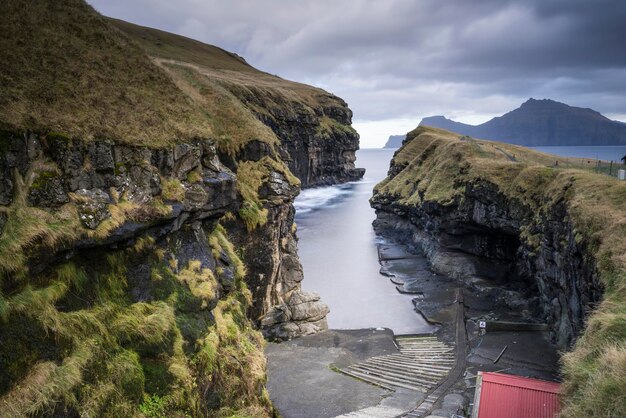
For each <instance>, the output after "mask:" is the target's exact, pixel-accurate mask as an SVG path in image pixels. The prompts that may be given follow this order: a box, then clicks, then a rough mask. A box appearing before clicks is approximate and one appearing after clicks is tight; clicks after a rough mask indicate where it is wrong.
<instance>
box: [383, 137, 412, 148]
mask: <svg viewBox="0 0 626 418" xmlns="http://www.w3.org/2000/svg"><path fill="white" fill-rule="evenodd" d="M404 138H406V135H390V136H389V139H388V140H387V143H386V144H385V146H384V147H383V148H400V147H401V146H402V141H404Z"/></svg>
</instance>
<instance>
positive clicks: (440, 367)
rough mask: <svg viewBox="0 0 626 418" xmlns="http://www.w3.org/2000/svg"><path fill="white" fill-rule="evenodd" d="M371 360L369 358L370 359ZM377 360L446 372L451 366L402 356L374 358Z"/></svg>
mask: <svg viewBox="0 0 626 418" xmlns="http://www.w3.org/2000/svg"><path fill="white" fill-rule="evenodd" d="M370 360H371V359H370ZM376 360H377V361H383V362H386V363H391V364H396V365H399V366H405V365H410V366H415V367H426V368H428V369H430V370H432V371H440V372H448V370H450V369H451V368H452V366H453V365H452V364H444V363H441V362H427V361H411V360H407V359H404V358H397V357H379V358H377V359H376Z"/></svg>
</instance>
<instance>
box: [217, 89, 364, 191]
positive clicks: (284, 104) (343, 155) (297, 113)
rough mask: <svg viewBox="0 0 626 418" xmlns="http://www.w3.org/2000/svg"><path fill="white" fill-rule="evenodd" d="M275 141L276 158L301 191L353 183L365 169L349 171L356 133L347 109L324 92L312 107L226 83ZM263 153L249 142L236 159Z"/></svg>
mask: <svg viewBox="0 0 626 418" xmlns="http://www.w3.org/2000/svg"><path fill="white" fill-rule="evenodd" d="M226 87H227V88H229V89H230V90H231V91H232V92H233V94H235V95H236V96H237V97H238V98H239V99H240V100H241V101H242V102H244V103H246V105H247V106H248V107H249V108H250V109H251V110H252V112H253V113H254V114H255V116H256V117H257V118H258V119H259V120H260V121H261V122H263V123H264V124H265V125H267V126H269V127H270V128H271V130H272V131H273V132H274V134H275V135H276V136H277V137H278V138H280V142H281V147H280V154H281V158H282V159H283V160H284V161H285V162H286V163H287V165H288V166H289V169H290V170H291V172H292V173H293V174H294V175H296V177H298V178H299V179H300V181H301V183H302V187H314V186H324V185H331V184H337V183H344V182H347V181H354V180H359V179H360V178H362V177H363V174H364V173H365V169H363V168H355V165H354V162H355V160H356V156H355V152H356V151H357V150H358V149H359V135H358V133H357V132H356V131H355V130H354V129H353V128H352V127H351V123H352V111H351V110H350V109H349V108H348V106H347V104H346V103H345V102H344V101H343V100H341V99H340V98H338V97H336V96H333V95H331V94H328V93H323V94H321V95H319V96H318V97H317V98H316V100H317V103H316V104H314V105H312V104H305V103H302V102H301V101H297V100H291V99H290V98H288V97H281V96H278V95H268V94H266V93H265V92H263V91H262V90H260V89H257V88H254V87H251V86H247V88H246V89H241V88H238V87H237V86H234V85H230V84H226ZM264 151H265V152H267V151H266V150H264V149H263V148H262V144H259V143H257V144H253V145H252V147H247V148H245V149H244V150H243V151H242V152H241V156H240V157H239V158H244V159H245V158H250V157H252V158H255V157H256V155H257V154H259V152H260V153H263V152H264Z"/></svg>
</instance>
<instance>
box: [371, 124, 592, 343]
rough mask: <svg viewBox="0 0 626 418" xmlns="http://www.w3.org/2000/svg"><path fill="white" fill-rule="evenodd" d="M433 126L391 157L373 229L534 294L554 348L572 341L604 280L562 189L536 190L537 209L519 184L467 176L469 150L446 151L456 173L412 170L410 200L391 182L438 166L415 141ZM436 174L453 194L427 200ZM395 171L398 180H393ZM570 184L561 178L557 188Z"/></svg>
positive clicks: (450, 271) (461, 271) (452, 266)
mask: <svg viewBox="0 0 626 418" xmlns="http://www.w3.org/2000/svg"><path fill="white" fill-rule="evenodd" d="M433 132H434V133H435V134H437V132H435V131H429V129H428V128H420V129H418V130H417V131H414V132H413V133H412V138H411V141H415V142H416V143H414V144H413V146H411V145H405V147H404V148H403V149H401V150H399V151H398V153H397V154H396V156H395V157H394V160H392V162H391V166H390V170H389V177H388V178H387V179H386V180H385V181H384V182H383V183H384V184H383V185H382V186H380V185H379V186H378V187H377V190H376V192H375V194H374V196H373V197H372V199H371V203H372V206H373V207H374V208H375V209H376V212H377V219H376V221H375V222H374V226H375V228H376V229H377V230H378V231H379V232H381V233H385V231H387V232H389V231H393V233H394V234H396V235H398V234H399V235H401V236H402V238H403V239H404V240H406V241H409V242H411V243H413V244H414V245H416V246H418V247H419V248H420V249H421V250H423V252H424V253H425V254H426V256H427V257H428V259H429V260H430V262H431V263H432V266H433V268H434V269H435V270H437V271H438V272H440V273H443V274H447V275H450V276H453V277H457V278H481V279H488V280H491V281H494V282H495V283H498V282H503V283H511V282H520V283H522V287H524V288H526V289H528V290H529V292H532V293H534V294H535V295H538V296H539V303H540V306H541V312H542V319H543V320H545V321H546V322H548V323H550V324H551V325H552V327H553V328H552V329H553V332H554V338H555V341H556V343H557V344H558V346H559V347H560V348H562V349H566V348H569V347H571V345H572V343H573V342H574V341H575V339H576V338H577V337H578V336H579V335H580V334H581V332H582V331H583V328H584V324H585V318H586V315H587V313H588V312H589V311H590V309H592V308H593V307H594V306H595V304H597V303H598V301H599V300H600V297H601V295H602V287H603V286H602V284H601V281H600V279H599V274H598V271H597V268H596V263H597V260H595V258H594V257H593V256H592V254H591V252H590V251H589V248H588V243H587V242H586V241H584V240H581V239H580V237H578V238H577V235H576V234H577V232H576V228H575V226H574V225H573V223H572V221H571V220H570V219H571V213H570V208H569V206H568V205H567V204H566V203H565V202H564V200H563V197H562V196H561V195H556V196H550V197H548V196H546V197H545V198H544V197H541V196H535V198H536V199H537V200H539V201H540V202H541V203H542V206H541V208H540V210H538V208H537V207H536V206H535V205H534V204H533V202H531V201H529V200H525V199H524V198H522V197H521V196H520V193H523V191H521V188H522V185H519V186H517V187H518V188H519V190H518V192H517V193H515V194H513V193H510V192H509V189H510V188H509V185H507V186H506V188H505V187H503V186H502V185H500V184H497V183H495V182H494V181H493V180H491V179H490V178H489V176H486V175H482V176H476V177H475V178H470V177H468V176H467V175H466V173H467V172H468V171H469V169H470V165H471V162H470V158H471V155H468V156H467V157H468V158H467V159H466V160H465V161H463V160H464V157H465V156H463V155H452V156H450V158H453V159H456V160H457V161H456V163H458V164H459V172H456V173H455V172H454V171H446V170H445V169H444V168H443V167H441V166H440V168H441V171H433V172H429V173H428V174H425V177H419V176H418V177H417V178H416V179H415V184H409V185H407V186H408V190H410V193H412V194H413V193H414V194H415V195H416V198H414V199H411V198H407V197H408V196H403V195H401V194H396V193H394V192H392V191H391V190H392V189H391V184H392V183H394V182H395V183H398V182H400V181H406V180H404V178H405V177H407V173H404V174H403V172H405V171H410V170H414V172H415V170H419V169H420V167H421V168H425V167H427V166H429V164H431V163H432V162H433V161H434V159H436V158H440V159H439V161H438V163H439V164H442V160H441V158H442V155H441V154H438V151H439V150H436V148H437V145H439V144H437V143H436V141H433V142H432V143H431V144H430V145H425V144H423V143H422V144H417V143H418V142H422V141H423V142H428V141H430V140H432V137H431V136H429V135H432V134H433ZM452 141H455V142H457V143H462V142H463V141H473V140H471V139H469V140H468V139H465V138H462V139H458V138H455V139H452ZM443 146H444V145H441V147H443ZM418 149H419V150H421V153H418V155H415V154H411V156H414V155H415V158H414V159H412V160H411V161H410V162H406V163H405V162H403V160H402V153H407V154H408V153H411V152H413V153H415V151H416V150H418ZM520 165H521V164H520ZM441 175H449V176H452V177H453V178H448V179H445V180H443V181H444V182H449V183H450V184H451V185H453V187H454V192H451V193H450V194H449V195H447V194H446V196H435V197H434V198H429V196H428V195H427V193H426V189H424V186H423V184H424V183H427V182H429V181H430V182H431V184H432V183H434V182H435V180H433V177H434V176H441ZM396 176H401V177H403V178H402V180H399V179H396V180H394V179H395V178H396ZM430 176H433V177H430ZM407 178H408V177H407ZM420 183H421V184H420ZM426 187H427V186H426ZM569 187H570V186H569V185H567V184H566V185H565V186H564V187H563V189H561V191H560V193H561V194H563V193H566V190H567V189H568V188H569ZM529 193H531V192H529ZM532 193H541V191H537V192H534V191H533V192H532ZM557 193H559V192H557ZM442 197H443V198H442Z"/></svg>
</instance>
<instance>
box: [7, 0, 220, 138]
mask: <svg viewBox="0 0 626 418" xmlns="http://www.w3.org/2000/svg"><path fill="white" fill-rule="evenodd" d="M0 15H2V16H3V36H1V37H0V60H1V61H2V62H3V63H4V64H3V67H2V71H0V91H2V94H0V127H1V128H4V129H8V130H12V131H15V130H35V131H41V132H50V131H54V132H61V133H64V134H67V135H69V136H72V137H78V138H81V139H85V140H88V139H92V138H108V139H114V140H117V141H122V142H130V143H133V144H136V145H138V144H146V145H157V146H158V145H164V144H167V143H171V142H173V141H176V140H177V139H187V138H191V137H194V136H204V137H209V136H210V134H211V130H210V126H209V123H208V120H207V118H206V115H204V113H203V112H202V111H201V110H200V109H198V108H197V107H196V106H194V104H193V103H192V102H191V101H190V100H189V98H188V97H187V96H186V95H184V94H183V93H182V92H181V91H180V90H179V89H178V88H177V87H176V86H175V85H174V83H172V81H171V80H170V79H169V78H168V76H167V75H166V74H165V73H164V72H163V71H162V70H160V69H159V68H158V67H157V66H155V65H154V64H153V63H152V62H151V61H150V59H149V58H148V56H147V55H146V54H145V53H144V52H143V50H141V49H140V48H139V47H138V46H137V45H136V44H135V43H134V42H132V41H130V40H129V39H128V37H127V36H125V35H123V34H122V33H121V32H120V31H118V30H116V29H114V28H112V27H111V25H110V23H109V22H108V21H107V20H106V19H104V18H103V17H101V16H100V15H99V14H97V13H96V12H95V11H94V10H93V9H92V8H91V7H90V6H89V5H87V4H86V3H85V2H84V1H82V0H42V1H37V2H30V3H29V4H28V5H25V4H24V2H22V1H19V0H6V1H3V2H1V3H0Z"/></svg>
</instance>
